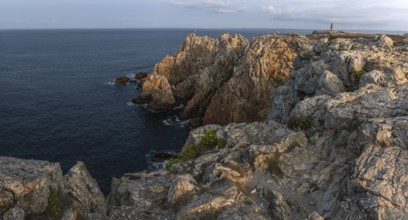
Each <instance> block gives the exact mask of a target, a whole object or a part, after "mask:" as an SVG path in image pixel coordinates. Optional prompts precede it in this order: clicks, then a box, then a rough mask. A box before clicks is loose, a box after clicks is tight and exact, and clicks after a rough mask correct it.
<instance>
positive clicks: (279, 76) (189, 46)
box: [134, 34, 308, 124]
mask: <svg viewBox="0 0 408 220" xmlns="http://www.w3.org/2000/svg"><path fill="white" fill-rule="evenodd" d="M307 42H308V39H307V38H306V37H304V36H301V35H287V36H280V35H270V36H263V37H260V38H257V39H255V40H254V41H253V42H251V44H250V45H249V44H248V41H247V40H246V39H244V38H243V37H242V36H239V35H234V36H231V35H229V34H224V35H222V36H221V37H220V39H219V40H214V39H210V38H208V37H197V36H196V35H194V34H192V35H189V36H188V37H187V38H186V41H185V42H184V44H183V46H182V47H181V48H180V50H179V52H178V53H177V54H176V56H175V57H172V56H167V57H166V58H164V59H163V61H162V62H161V63H159V64H157V65H156V67H155V68H154V70H153V73H152V74H150V75H149V76H148V79H147V80H146V81H145V82H144V83H143V86H142V89H143V91H142V93H141V95H140V97H138V98H136V99H134V102H136V103H139V104H140V103H148V107H150V108H152V109H153V110H169V109H171V108H173V107H174V106H176V105H179V104H183V105H185V107H184V109H183V112H182V114H181V116H182V117H189V118H196V120H195V121H196V122H197V121H200V122H201V121H202V120H203V122H204V124H209V123H216V124H227V123H231V122H244V121H255V120H264V119H265V118H266V115H267V113H268V109H269V106H270V98H269V92H270V91H271V89H273V88H274V87H276V86H278V85H280V84H282V83H283V82H285V81H286V80H287V79H288V76H289V73H290V72H291V71H292V62H293V61H294V59H295V57H296V54H297V52H298V50H299V48H300V47H301V46H302V45H304V44H306V43H307Z"/></svg>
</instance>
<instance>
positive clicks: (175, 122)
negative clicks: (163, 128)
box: [162, 115, 190, 127]
mask: <svg viewBox="0 0 408 220" xmlns="http://www.w3.org/2000/svg"><path fill="white" fill-rule="evenodd" d="M189 121H190V120H188V119H187V120H181V119H180V118H179V117H178V116H176V115H172V116H170V117H169V118H167V119H165V120H163V121H162V122H163V124H164V125H167V126H177V127H185V126H186V125H188V122H189Z"/></svg>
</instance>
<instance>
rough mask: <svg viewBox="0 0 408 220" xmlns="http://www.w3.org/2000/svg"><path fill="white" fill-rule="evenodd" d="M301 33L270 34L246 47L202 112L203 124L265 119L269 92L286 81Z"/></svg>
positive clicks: (298, 47) (302, 38) (269, 103)
mask: <svg viewBox="0 0 408 220" xmlns="http://www.w3.org/2000/svg"><path fill="white" fill-rule="evenodd" d="M307 43H308V39H307V38H306V37H303V36H300V35H286V36H281V35H269V36H263V37H260V38H257V39H255V40H254V41H253V42H252V43H251V45H250V46H249V47H248V48H247V50H246V52H245V55H244V57H243V58H242V60H241V62H240V65H239V66H237V67H236V68H235V70H234V75H233V76H232V78H231V79H230V80H228V82H227V83H226V84H225V85H224V86H223V87H221V88H220V89H218V90H217V92H216V94H215V95H214V97H213V98H212V99H211V102H210V104H209V106H208V108H207V111H206V112H205V115H204V119H203V122H204V124H221V125H225V124H228V123H233V122H251V121H261V120H264V119H265V118H266V116H267V114H268V111H269V108H270V106H271V101H270V92H271V91H272V90H273V89H274V88H275V87H277V86H278V85H280V84H282V83H284V82H286V80H287V79H288V78H289V74H290V72H291V71H292V69H293V67H292V66H293V65H292V63H293V61H294V60H295V58H296V56H297V53H298V51H299V49H300V48H301V46H302V45H305V44H307Z"/></svg>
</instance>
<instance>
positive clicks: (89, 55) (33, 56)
mask: <svg viewBox="0 0 408 220" xmlns="http://www.w3.org/2000/svg"><path fill="white" fill-rule="evenodd" d="M191 32H196V33H197V34H198V35H208V36H210V37H216V38H218V37H219V35H220V34H221V33H223V32H230V33H240V34H242V35H244V36H245V37H247V38H248V39H251V38H253V37H256V36H260V35H264V34H268V33H274V32H280V33H284V32H298V33H304V34H305V33H310V32H311V31H308V30H267V29H261V30H256V29H253V30H252V29H245V30H232V29H230V30H203V29H200V30H193V29H129V30H125V29H123V30H122V29H112V30H108V29H106V30H102V29H101V30H97V29H95V30H2V31H0V156H10V157H18V158H25V159H36V160H48V161H52V162H59V163H60V164H61V167H62V169H63V171H64V173H66V172H67V171H68V170H69V168H71V167H72V166H73V165H75V163H76V162H77V161H83V162H85V164H86V166H87V168H88V170H89V171H90V173H91V175H92V176H93V177H94V178H95V179H96V180H97V182H98V184H99V185H100V187H101V189H102V191H103V192H104V193H105V194H106V193H108V192H109V188H110V182H111V179H112V177H120V176H122V175H123V174H124V173H128V172H137V171H141V170H144V169H147V168H148V167H149V165H151V164H150V162H149V161H150V159H149V158H150V157H151V156H152V155H153V154H154V153H155V152H163V151H170V152H177V151H179V150H180V149H181V147H182V146H183V144H184V142H185V140H186V138H187V136H188V133H189V131H190V129H189V128H188V126H187V121H184V120H180V119H179V118H178V117H177V113H176V112H170V113H152V112H150V111H149V110H147V109H144V108H143V107H141V106H135V105H133V104H132V103H131V102H130V101H131V99H132V98H133V97H135V96H137V95H138V94H139V93H140V91H139V90H138V89H137V87H136V85H135V84H130V85H126V86H115V85H113V80H114V79H115V78H116V77H120V76H124V75H128V76H132V74H135V73H136V72H139V71H142V72H145V71H151V70H152V69H153V67H154V65H155V64H156V63H158V62H160V60H161V59H162V58H163V57H165V56H166V55H167V54H170V55H173V54H175V53H176V51H177V50H178V48H179V46H180V45H181V44H182V43H183V41H184V39H185V37H186V36H187V34H188V33H191Z"/></svg>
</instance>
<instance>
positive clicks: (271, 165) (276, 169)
mask: <svg viewBox="0 0 408 220" xmlns="http://www.w3.org/2000/svg"><path fill="white" fill-rule="evenodd" d="M279 157H280V153H279V152H275V155H274V156H273V157H272V158H270V159H269V160H268V166H267V171H268V172H269V173H271V174H272V175H274V176H276V177H279V178H282V177H283V176H284V173H283V171H282V169H281V168H280V164H281V161H280V160H279Z"/></svg>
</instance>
